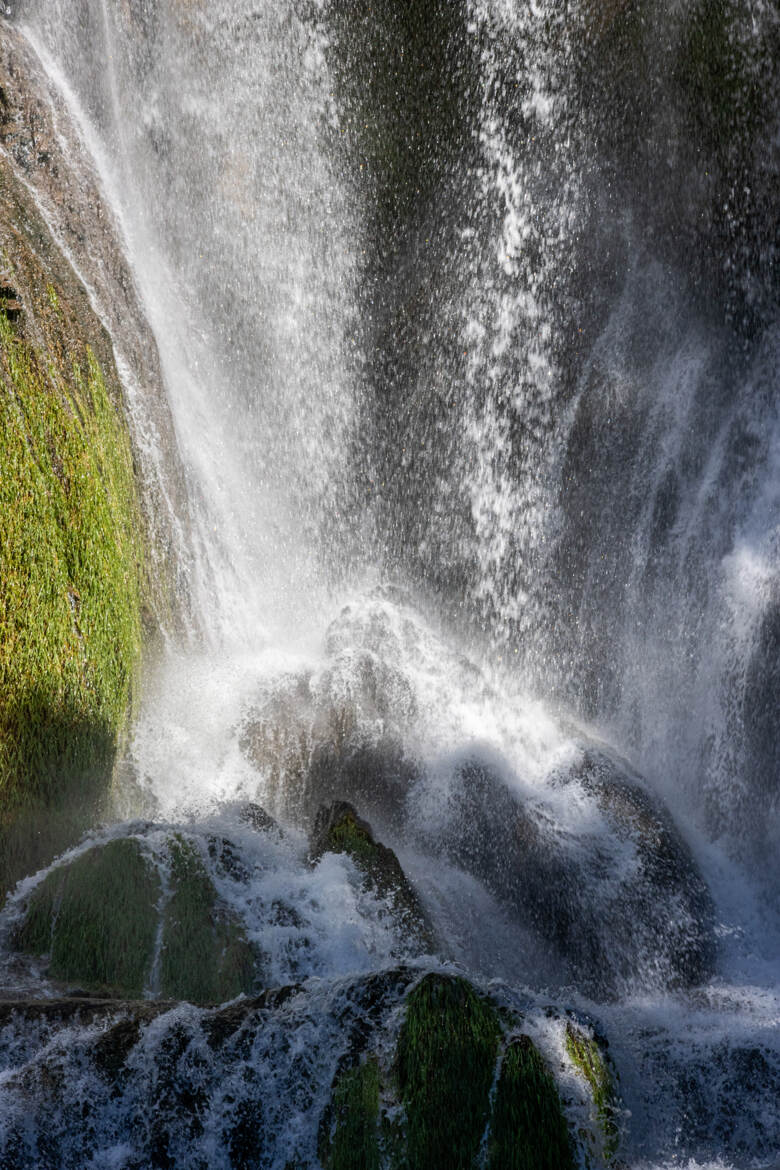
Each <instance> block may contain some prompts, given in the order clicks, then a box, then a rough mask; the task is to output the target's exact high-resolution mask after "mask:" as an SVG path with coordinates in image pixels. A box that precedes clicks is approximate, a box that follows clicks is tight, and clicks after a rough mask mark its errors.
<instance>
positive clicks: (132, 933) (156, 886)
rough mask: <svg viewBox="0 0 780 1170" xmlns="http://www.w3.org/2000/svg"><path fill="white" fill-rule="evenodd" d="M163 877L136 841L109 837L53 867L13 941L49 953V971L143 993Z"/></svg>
mask: <svg viewBox="0 0 780 1170" xmlns="http://www.w3.org/2000/svg"><path fill="white" fill-rule="evenodd" d="M159 897H160V881H159V878H158V876H157V873H156V870H155V869H154V867H153V866H152V865H151V864H150V863H149V862H148V861H147V859H146V858H145V857H144V855H143V852H142V850H141V847H140V845H139V843H138V842H137V841H134V840H128V839H121V840H116V841H108V842H107V843H106V844H105V845H100V846H96V847H94V848H92V849H89V850H88V851H87V852H86V853H82V854H81V855H80V856H78V857H77V858H75V860H74V861H72V862H71V863H70V864H69V865H62V866H58V867H57V868H56V869H53V870H51V871H50V873H49V874H47V876H46V877H45V878H44V880H43V881H42V882H41V884H40V885H39V886H37V887H36V889H35V890H34V891H33V894H32V896H31V898H30V901H29V904H28V907H27V915H26V917H25V919H24V921H23V923H22V925H21V926H20V928H19V929H18V930H17V932H16V936H15V940H14V941H15V945H16V946H17V947H18V949H19V950H21V951H24V952H27V953H29V954H34V955H47V954H48V955H50V963H49V972H48V973H49V976H50V978H52V979H56V980H62V981H63V982H69V983H74V982H75V983H78V984H80V985H81V986H82V987H84V988H85V989H88V990H91V991H101V992H104V993H111V994H113V995H121V996H127V997H130V998H140V996H141V995H142V994H143V991H144V988H145V986H146V984H147V981H148V978H149V974H150V971H151V966H152V959H153V954H154V943H155V937H156V933H157V915H158V909H157V904H158V901H159Z"/></svg>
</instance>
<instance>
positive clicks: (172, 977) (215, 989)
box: [161, 835, 255, 1004]
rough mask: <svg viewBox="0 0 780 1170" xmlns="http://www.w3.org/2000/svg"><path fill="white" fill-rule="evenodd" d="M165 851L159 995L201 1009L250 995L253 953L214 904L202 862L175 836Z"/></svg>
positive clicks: (192, 848) (236, 927) (239, 928)
mask: <svg viewBox="0 0 780 1170" xmlns="http://www.w3.org/2000/svg"><path fill="white" fill-rule="evenodd" d="M169 852H170V859H171V885H172V892H171V896H170V899H169V900H168V903H167V905H166V908H165V915H164V922H163V950H162V958H161V981H162V992H163V995H165V996H167V997H168V998H169V999H185V1000H188V1001H190V1002H192V1003H199V1004H203V1003H223V1002H224V1001H225V1000H228V999H233V998H235V996H237V995H240V994H241V992H242V991H243V992H250V991H252V990H253V988H254V982H255V956H254V952H253V950H252V947H251V946H250V944H249V943H248V942H247V939H246V935H245V934H244V931H243V928H242V926H241V924H240V922H239V921H238V919H237V918H236V917H235V915H233V914H231V913H230V912H229V911H228V910H227V908H225V907H222V906H220V905H219V901H218V898H217V891H216V890H215V888H214V884H213V882H212V880H211V878H210V877H209V875H208V873H207V871H206V867H205V865H204V863H203V859H202V858H201V856H200V854H199V853H198V851H197V849H196V848H195V846H194V845H193V844H192V843H191V842H189V841H187V840H185V839H184V838H183V837H180V836H178V835H177V836H176V837H174V838H172V840H171V842H170V845H169Z"/></svg>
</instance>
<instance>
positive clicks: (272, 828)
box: [238, 801, 282, 836]
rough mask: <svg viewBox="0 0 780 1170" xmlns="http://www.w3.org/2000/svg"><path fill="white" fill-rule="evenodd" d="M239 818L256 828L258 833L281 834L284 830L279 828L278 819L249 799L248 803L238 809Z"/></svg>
mask: <svg viewBox="0 0 780 1170" xmlns="http://www.w3.org/2000/svg"><path fill="white" fill-rule="evenodd" d="M238 819H239V820H240V821H242V822H243V824H245V825H249V826H250V827H251V828H253V829H256V830H257V832H258V833H276V834H278V835H279V836H281V833H282V830H281V829H280V828H279V825H278V823H277V821H275V820H274V818H273V817H272V816H271V814H270V813H267V812H266V811H265V809H264V808H261V807H260V805H259V804H254V802H252V801H247V803H246V804H244V805H241V807H240V808H239V809H238Z"/></svg>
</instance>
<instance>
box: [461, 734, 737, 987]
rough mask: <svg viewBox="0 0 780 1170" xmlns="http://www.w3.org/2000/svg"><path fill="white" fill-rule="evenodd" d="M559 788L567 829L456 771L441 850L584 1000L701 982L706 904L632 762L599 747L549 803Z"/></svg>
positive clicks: (707, 935) (706, 966) (479, 773)
mask: <svg viewBox="0 0 780 1170" xmlns="http://www.w3.org/2000/svg"><path fill="white" fill-rule="evenodd" d="M561 789H565V790H570V792H571V797H570V798H569V799H570V800H571V801H572V802H575V807H577V808H578V810H579V815H578V817H577V818H576V819H574V818H571V819H569V820H568V821H565V822H564V823H562V822H561V820H560V810H557V811H556V809H555V807H554V806H553V805H546V804H543V803H541V802H539V803H531V802H527V803H525V804H523V803H521V802H520V800H519V798H518V797H517V796H516V795H515V794H514V793H513V792H511V791H510V789H509V788H508V787H507V785H506V783H505V782H504V780H503V779H502V777H501V776H500V775H499V774H498V773H497V771H496V770H495V769H493V768H492V767H491V766H490V765H488V764H485V763H483V762H480V761H477V760H474V761H471V762H468V763H465V764H462V765H461V766H460V767H459V768H458V769H457V771H456V773H455V775H454V777H453V779H452V788H451V793H450V812H451V815H450V818H449V823H448V827H447V828H446V830H445V832H444V835H443V838H442V840H441V842H440V847H441V848H442V849H443V850H444V852H445V853H446V854H447V855H448V856H449V857H450V858H451V859H452V860H453V861H455V862H456V863H457V864H458V865H460V866H461V867H462V868H463V869H465V870H467V871H468V872H469V873H472V874H474V876H476V877H477V878H479V879H480V880H481V881H483V882H484V884H485V885H486V886H487V888H488V889H489V890H490V891H491V892H492V893H493V894H494V895H495V896H496V897H498V898H499V899H500V900H501V901H502V902H504V903H505V904H506V905H508V906H509V907H511V909H512V910H513V911H514V912H515V913H516V914H517V916H518V918H519V919H520V920H521V921H523V922H524V923H526V924H527V925H529V926H530V927H531V928H532V929H533V930H534V931H535V932H536V933H537V934H538V935H539V936H540V937H541V938H543V939H545V940H546V941H547V942H548V943H550V944H551V945H552V946H553V947H554V948H555V950H556V951H557V953H558V955H559V957H560V959H561V961H562V962H563V964H564V965H565V967H566V968H567V970H568V973H569V977H570V978H573V979H575V980H576V981H577V982H578V983H579V984H580V986H582V987H583V989H585V990H587V991H588V992H589V993H590V994H593V995H606V996H611V995H613V994H615V993H616V992H617V991H618V990H619V989H620V988H621V987H623V986H643V985H652V986H658V985H661V986H671V987H677V986H689V985H692V984H696V983H698V982H700V981H701V980H703V979H704V978H706V977H707V975H708V974H710V972H711V971H712V966H713V961H714V952H715V946H714V934H713V907H712V900H711V897H710V894H709V892H708V890H707V887H706V885H705V883H704V881H703V879H702V877H701V875H700V873H699V871H698V869H697V867H696V864H695V862H694V860H693V858H692V856H691V854H690V851H689V850H688V848H687V846H686V845H685V843H684V842H683V840H682V838H681V837H680V835H679V833H678V832H677V830H676V829H675V826H674V824H673V822H672V820H671V818H670V817H669V815H668V813H667V812H666V810H665V809H663V807H662V806H661V805H660V804H659V803H658V802H657V801H655V800H653V799H652V798H651V797H650V796H649V795H648V793H647V792H646V791H645V790H644V789H643V788H642V787H641V786H640V783H639V778H638V777H637V776H636V775H635V774H633V773H632V772H631V770H630V769H629V768H628V766H627V765H626V766H621V765H619V764H618V763H616V762H615V761H613V760H612V759H611V758H609V757H608V756H606V755H605V754H603V753H601V752H599V751H597V750H596V749H588V750H587V751H585V752H584V753H583V754H582V755H581V757H580V758H579V760H578V762H577V763H576V764H575V765H574V766H573V767H571V768H568V769H565V770H562V771H560V772H559V773H558V775H557V776H556V777H555V778H554V785H553V789H552V793H551V795H552V796H555V795H556V790H557V791H560V790H561ZM583 800H584V802H585V807H584V809H582V808H580V807H579V806H580V805H581V804H582V802H583ZM577 802H578V803H577Z"/></svg>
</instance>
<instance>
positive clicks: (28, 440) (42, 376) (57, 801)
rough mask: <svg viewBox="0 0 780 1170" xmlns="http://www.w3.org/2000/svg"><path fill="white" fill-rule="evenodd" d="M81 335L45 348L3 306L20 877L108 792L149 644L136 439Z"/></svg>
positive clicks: (13, 779)
mask: <svg viewBox="0 0 780 1170" xmlns="http://www.w3.org/2000/svg"><path fill="white" fill-rule="evenodd" d="M55 298H56V292H55ZM49 301H50V303H52V307H53V302H52V301H51V295H50V296H49ZM73 349H74V352H71V351H70V350H69V349H68V347H67V346H66V344H65V342H64V341H63V339H62V338H60V339H59V340H58V341H56V342H55V341H54V340H52V341H51V348H50V350H49V351H47V353H46V354H44V353H43V352H41V351H40V350H39V349H37V348H36V347H35V345H33V343H32V342H30V341H28V340H26V339H24V338H23V337H22V336H21V335H19V334H17V333H16V332H15V330H14V327H13V325H12V324H11V323H10V322H9V321H8V320H7V319H6V318H5V317H3V316H2V315H0V807H2V813H0V882H2V883H3V886H5V887H7V885H8V884H9V883H10V882H11V881H12V880H14V879H15V878H17V877H19V876H21V874H22V873H23V872H25V871H26V869H27V867H28V866H29V865H30V864H31V863H34V862H36V861H37V862H40V861H41V860H43V859H44V858H45V857H46V854H47V853H50V854H51V853H52V852H53V851H54V850H56V849H57V848H58V847H59V848H61V847H63V845H64V844H65V843H67V842H69V840H71V839H72V838H73V835H74V833H75V832H76V831H77V830H78V828H79V827H80V826H81V825H82V824H83V823H84V820H85V819H86V817H87V816H88V815H89V813H90V811H91V810H92V809H93V807H94V803H95V801H96V800H97V798H98V797H99V796H100V794H101V793H102V792H103V791H105V788H106V785H107V779H108V777H110V769H111V765H112V762H113V756H114V752H115V749H116V744H117V740H118V737H119V736H120V735H121V733H122V731H123V728H124V726H125V722H126V718H127V713H128V709H129V706H130V702H131V697H132V691H133V683H134V678H135V673H136V670H137V666H138V663H139V655H140V648H141V621H140V613H141V579H142V562H143V556H144V549H143V546H142V541H141V539H140V536H139V533H140V531H141V525H140V518H139V512H138V505H137V500H136V494H135V485H134V478H133V465H132V458H131V453H130V447H129V441H128V438H127V434H126V430H125V426H124V423H123V420H122V418H121V415H120V413H119V412H118V410H117V407H116V406H115V404H114V402H113V401H112V400H111V398H110V396H109V394H108V391H107V389H106V383H105V380H104V377H103V373H102V370H101V368H100V366H99V364H98V362H97V360H96V358H95V357H94V354H93V352H92V350H91V349H90V348H89V347H88V346H82V347H81V348H80V349H79V348H78V346H76V345H75V343H74V347H73ZM41 809H43V810H45V812H44V813H43V815H41V812H40V810H41Z"/></svg>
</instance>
